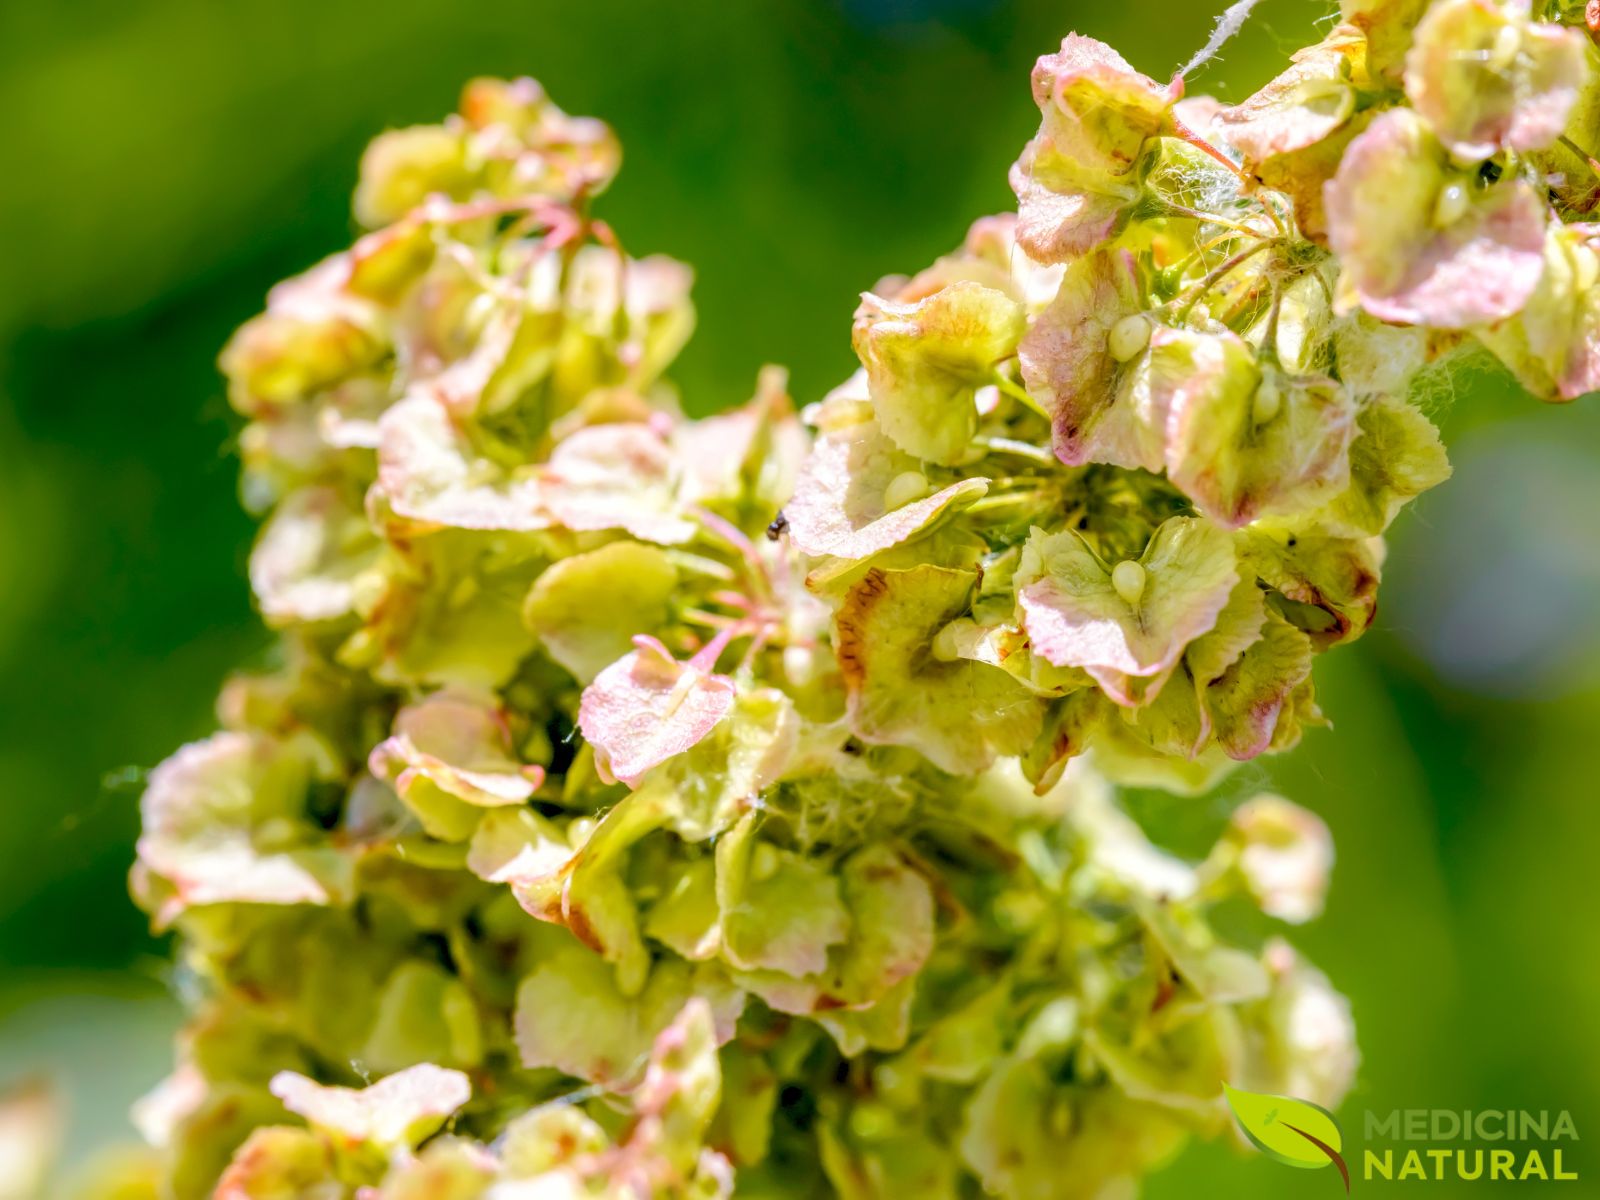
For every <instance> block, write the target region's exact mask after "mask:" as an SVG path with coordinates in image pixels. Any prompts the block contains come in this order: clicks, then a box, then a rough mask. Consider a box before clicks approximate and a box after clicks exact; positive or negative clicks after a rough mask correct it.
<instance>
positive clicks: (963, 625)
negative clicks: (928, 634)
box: [933, 617, 974, 662]
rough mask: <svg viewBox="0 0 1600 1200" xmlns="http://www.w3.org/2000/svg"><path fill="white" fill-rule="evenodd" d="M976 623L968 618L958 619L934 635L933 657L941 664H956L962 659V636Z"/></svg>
mask: <svg viewBox="0 0 1600 1200" xmlns="http://www.w3.org/2000/svg"><path fill="white" fill-rule="evenodd" d="M973 624H974V622H973V621H971V620H969V619H968V618H966V617H957V618H956V619H955V620H954V621H951V622H950V624H948V625H946V626H945V627H944V628H943V629H941V630H939V632H938V633H936V634H934V635H933V657H934V658H936V659H938V660H939V661H940V662H955V660H956V659H958V658H960V657H961V635H962V634H963V633H965V632H966V630H967V628H968V627H969V626H971V625H973Z"/></svg>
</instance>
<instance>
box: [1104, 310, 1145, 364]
mask: <svg viewBox="0 0 1600 1200" xmlns="http://www.w3.org/2000/svg"><path fill="white" fill-rule="evenodd" d="M1149 344H1150V322H1149V321H1147V320H1145V319H1144V318H1143V317H1141V316H1139V315H1138V314H1137V313H1135V314H1134V315H1133V316H1131V317H1123V318H1122V320H1120V321H1118V322H1117V323H1116V324H1115V325H1113V326H1112V327H1111V337H1110V339H1109V340H1108V342H1107V349H1109V350H1110V351H1111V357H1112V358H1114V359H1116V360H1117V361H1118V362H1127V361H1128V360H1130V359H1132V358H1136V357H1137V356H1138V355H1139V353H1140V352H1141V351H1143V350H1144V348H1145V347H1146V346H1148V345H1149Z"/></svg>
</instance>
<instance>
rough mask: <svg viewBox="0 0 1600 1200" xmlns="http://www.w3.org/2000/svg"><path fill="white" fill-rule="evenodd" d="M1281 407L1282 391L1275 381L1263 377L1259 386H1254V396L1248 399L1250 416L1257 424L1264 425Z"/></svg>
mask: <svg viewBox="0 0 1600 1200" xmlns="http://www.w3.org/2000/svg"><path fill="white" fill-rule="evenodd" d="M1281 408H1283V392H1282V390H1280V389H1279V387H1278V385H1277V383H1276V382H1274V381H1273V380H1271V379H1263V380H1262V381H1261V386H1259V387H1258V388H1256V394H1255V398H1254V399H1253V400H1251V401H1250V417H1251V419H1252V420H1253V421H1254V422H1255V423H1256V424H1257V425H1265V424H1266V423H1267V422H1268V421H1270V420H1272V418H1273V417H1275V416H1277V415H1278V411H1279V410H1280V409H1281Z"/></svg>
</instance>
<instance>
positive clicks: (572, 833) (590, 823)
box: [567, 817, 598, 850]
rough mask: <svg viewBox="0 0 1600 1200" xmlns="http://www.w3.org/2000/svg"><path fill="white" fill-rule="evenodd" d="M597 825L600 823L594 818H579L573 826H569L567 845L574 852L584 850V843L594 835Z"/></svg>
mask: <svg viewBox="0 0 1600 1200" xmlns="http://www.w3.org/2000/svg"><path fill="white" fill-rule="evenodd" d="M596 824H598V822H596V821H595V819H594V818H593V817H579V818H578V819H577V820H575V821H573V822H572V824H571V825H568V826H567V845H569V846H571V847H572V848H573V849H574V850H582V849H583V846H584V843H585V842H587V841H588V840H589V838H590V835H592V834H593V833H594V827H595V825H596Z"/></svg>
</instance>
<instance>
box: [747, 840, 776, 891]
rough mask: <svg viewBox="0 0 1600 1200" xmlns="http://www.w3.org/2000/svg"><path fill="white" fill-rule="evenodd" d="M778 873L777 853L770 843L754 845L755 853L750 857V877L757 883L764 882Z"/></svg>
mask: <svg viewBox="0 0 1600 1200" xmlns="http://www.w3.org/2000/svg"><path fill="white" fill-rule="evenodd" d="M777 873H778V851H777V848H776V847H775V846H773V845H772V843H771V842H760V843H758V844H757V845H756V852H755V853H754V854H753V855H751V857H750V876H751V878H753V879H755V880H756V881H757V882H765V881H766V880H768V879H771V878H772V877H773V876H774V875H776V874H777Z"/></svg>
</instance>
